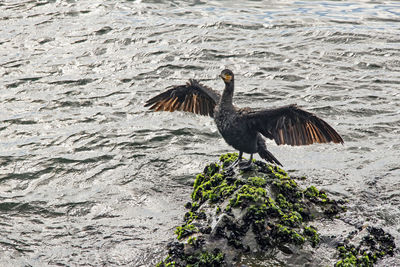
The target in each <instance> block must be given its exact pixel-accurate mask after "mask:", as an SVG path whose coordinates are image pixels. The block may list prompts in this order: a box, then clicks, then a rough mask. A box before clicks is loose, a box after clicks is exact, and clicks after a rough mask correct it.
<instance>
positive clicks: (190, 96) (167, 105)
mask: <svg viewBox="0 0 400 267" xmlns="http://www.w3.org/2000/svg"><path fill="white" fill-rule="evenodd" d="M220 97H221V95H220V94H219V93H217V92H216V91H214V90H212V89H211V88H210V87H208V86H205V85H203V84H201V83H199V82H198V81H196V80H189V82H187V83H186V84H185V85H178V86H171V87H168V88H167V90H166V91H165V92H163V93H161V94H159V95H156V96H155V97H153V98H151V99H149V100H147V101H146V104H145V105H144V106H145V107H150V109H154V110H155V111H171V112H172V111H175V110H182V111H189V112H193V113H196V114H200V115H209V116H211V117H212V116H213V115H214V107H215V105H216V104H217V103H218V101H219V99H220Z"/></svg>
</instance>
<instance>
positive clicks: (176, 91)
mask: <svg viewBox="0 0 400 267" xmlns="http://www.w3.org/2000/svg"><path fill="white" fill-rule="evenodd" d="M220 77H221V78H222V80H223V81H224V83H225V89H224V91H223V93H222V96H221V95H220V94H219V93H218V92H216V91H214V90H212V89H211V88H209V87H207V86H205V85H203V84H201V83H199V82H198V81H196V80H189V82H188V83H187V84H186V85H179V86H172V87H169V88H167V89H168V90H166V91H165V92H163V93H161V94H159V95H157V96H155V97H153V98H151V99H149V100H148V101H147V102H146V104H145V107H150V109H154V110H155V111H171V112H172V111H175V110H182V111H189V112H193V113H196V114H200V115H209V116H211V117H213V118H214V121H215V123H216V125H217V128H218V131H219V132H220V133H221V135H222V137H223V138H224V139H225V141H226V142H227V143H228V144H229V145H231V146H232V147H234V148H235V149H237V150H239V158H238V161H240V160H241V158H242V155H243V152H245V153H249V154H250V161H249V163H251V159H252V157H253V154H254V153H258V154H259V155H260V157H261V158H263V159H264V160H266V161H268V162H271V163H275V164H279V165H282V164H281V163H280V162H279V161H278V160H277V159H276V158H275V157H274V156H273V155H272V154H271V152H269V151H268V150H267V147H266V145H265V141H264V139H263V138H262V136H261V135H263V136H265V137H267V138H269V139H273V140H275V142H276V144H278V145H282V144H287V145H292V146H301V145H310V144H313V143H329V142H334V143H342V144H343V139H342V137H341V136H340V135H339V134H338V133H337V132H336V131H335V130H334V129H333V128H332V127H331V126H330V125H329V124H328V123H326V122H325V121H324V120H322V119H320V118H318V117H317V116H315V115H314V114H312V113H310V112H307V111H305V110H302V109H300V108H298V107H297V106H296V105H289V106H283V107H280V108H275V109H262V110H254V109H250V108H242V109H239V108H237V107H235V106H234V105H233V103H232V98H233V91H234V75H233V73H232V71H230V70H228V69H226V70H223V71H222V72H221V75H220Z"/></svg>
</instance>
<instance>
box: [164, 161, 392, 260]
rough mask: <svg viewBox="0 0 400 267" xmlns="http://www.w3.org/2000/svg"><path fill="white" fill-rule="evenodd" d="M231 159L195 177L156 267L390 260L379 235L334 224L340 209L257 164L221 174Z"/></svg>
mask: <svg viewBox="0 0 400 267" xmlns="http://www.w3.org/2000/svg"><path fill="white" fill-rule="evenodd" d="M236 158H237V154H226V155H222V156H221V157H220V162H219V163H212V164H209V165H208V166H206V168H205V169H204V171H203V173H201V174H199V175H197V177H196V180H195V183H194V188H193V192H192V202H191V203H188V204H187V206H186V208H188V212H187V213H186V214H185V216H184V223H183V224H182V225H181V226H179V227H177V229H176V234H177V241H174V242H171V243H170V244H169V245H168V257H167V258H166V259H165V260H163V261H162V262H160V263H159V265H158V266H256V265H261V264H262V266H277V265H278V266H279V265H284V266H321V265H324V266H327V265H331V266H333V265H336V266H372V265H373V264H374V263H375V262H376V261H377V260H378V259H379V258H381V257H384V256H386V255H392V254H393V250H394V248H395V244H394V241H393V237H392V236H390V235H388V234H387V233H385V232H384V231H383V230H382V229H379V228H374V227H365V228H363V227H361V228H355V227H354V226H352V225H349V224H347V223H345V222H344V221H343V220H341V219H340V213H341V212H343V211H344V210H345V209H346V208H345V206H344V202H340V201H336V200H332V199H330V198H329V197H328V196H327V194H326V193H325V192H324V191H322V190H318V189H317V188H316V187H314V186H310V187H308V188H301V187H300V186H298V185H297V183H296V181H295V180H294V179H292V178H291V177H289V175H288V174H287V173H286V172H285V171H284V170H282V169H281V168H279V167H277V166H272V165H268V164H265V163H263V162H260V161H254V164H253V166H252V168H251V169H249V170H246V171H239V170H238V169H230V168H228V167H229V165H230V164H231V163H232V162H233V161H234V160H235V159H236ZM335 229H336V230H337V229H340V233H339V234H338V233H337V232H336V231H335Z"/></svg>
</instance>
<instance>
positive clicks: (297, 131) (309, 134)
mask: <svg viewBox="0 0 400 267" xmlns="http://www.w3.org/2000/svg"><path fill="white" fill-rule="evenodd" d="M247 117H248V119H249V121H250V125H251V126H250V127H252V128H253V129H255V130H256V131H259V132H260V133H262V134H263V135H264V136H265V137H267V138H271V139H274V140H275V142H276V143H277V144H278V145H282V144H287V145H292V146H301V145H310V144H313V143H329V142H334V143H343V139H342V137H341V136H340V135H339V134H338V133H337V132H336V131H335V130H334V129H333V128H332V127H331V126H330V125H329V124H328V123H326V122H325V121H324V120H322V119H320V118H318V117H317V116H315V115H314V114H312V113H309V112H307V111H305V110H302V109H300V108H298V107H297V106H296V105H290V106H286V107H282V108H278V109H272V110H264V111H259V112H255V111H253V112H249V113H248V115H247Z"/></svg>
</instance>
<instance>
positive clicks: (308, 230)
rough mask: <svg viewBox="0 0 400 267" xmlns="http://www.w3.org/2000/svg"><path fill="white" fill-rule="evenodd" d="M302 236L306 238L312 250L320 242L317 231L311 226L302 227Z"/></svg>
mask: <svg viewBox="0 0 400 267" xmlns="http://www.w3.org/2000/svg"><path fill="white" fill-rule="evenodd" d="M303 235H304V236H305V237H306V239H307V240H308V241H310V243H311V245H312V247H313V248H315V247H316V246H317V245H318V244H319V242H320V238H319V234H318V232H317V229H316V228H315V227H313V226H306V227H304V230H303Z"/></svg>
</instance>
